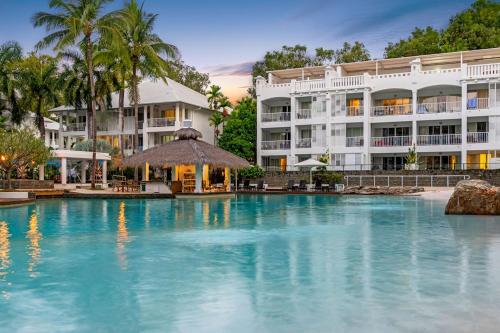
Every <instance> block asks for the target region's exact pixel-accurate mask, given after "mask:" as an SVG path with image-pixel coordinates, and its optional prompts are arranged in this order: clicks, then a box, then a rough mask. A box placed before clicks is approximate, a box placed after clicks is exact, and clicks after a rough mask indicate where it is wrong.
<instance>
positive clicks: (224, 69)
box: [204, 61, 254, 77]
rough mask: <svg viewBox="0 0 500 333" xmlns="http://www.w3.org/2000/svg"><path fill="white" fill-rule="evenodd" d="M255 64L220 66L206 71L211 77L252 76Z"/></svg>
mask: <svg viewBox="0 0 500 333" xmlns="http://www.w3.org/2000/svg"><path fill="white" fill-rule="evenodd" d="M253 64H254V62H252V61H249V62H242V63H239V64H232V65H218V66H212V67H206V68H204V71H206V72H208V73H209V74H210V77H215V76H242V75H250V74H252V66H253Z"/></svg>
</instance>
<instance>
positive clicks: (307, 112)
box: [297, 109, 312, 119]
mask: <svg viewBox="0 0 500 333" xmlns="http://www.w3.org/2000/svg"><path fill="white" fill-rule="evenodd" d="M311 116H312V112H311V109H298V110H297V119H311Z"/></svg>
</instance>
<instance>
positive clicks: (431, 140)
mask: <svg viewBox="0 0 500 333" xmlns="http://www.w3.org/2000/svg"><path fill="white" fill-rule="evenodd" d="M459 144H462V135H461V134H441V135H418V136H417V145H419V146H433V145H459Z"/></svg>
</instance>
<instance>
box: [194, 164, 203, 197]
mask: <svg viewBox="0 0 500 333" xmlns="http://www.w3.org/2000/svg"><path fill="white" fill-rule="evenodd" d="M202 180H203V164H196V178H195V188H194V192H195V193H201V192H203V189H202Z"/></svg>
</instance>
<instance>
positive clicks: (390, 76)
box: [370, 72, 411, 79]
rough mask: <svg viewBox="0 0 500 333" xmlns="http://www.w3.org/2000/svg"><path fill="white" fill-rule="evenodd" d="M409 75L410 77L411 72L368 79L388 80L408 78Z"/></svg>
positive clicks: (380, 75) (374, 76)
mask: <svg viewBox="0 0 500 333" xmlns="http://www.w3.org/2000/svg"><path fill="white" fill-rule="evenodd" d="M410 75H411V72H403V73H390V74H379V75H372V76H370V78H371V79H390V78H400V77H408V76H410Z"/></svg>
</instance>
